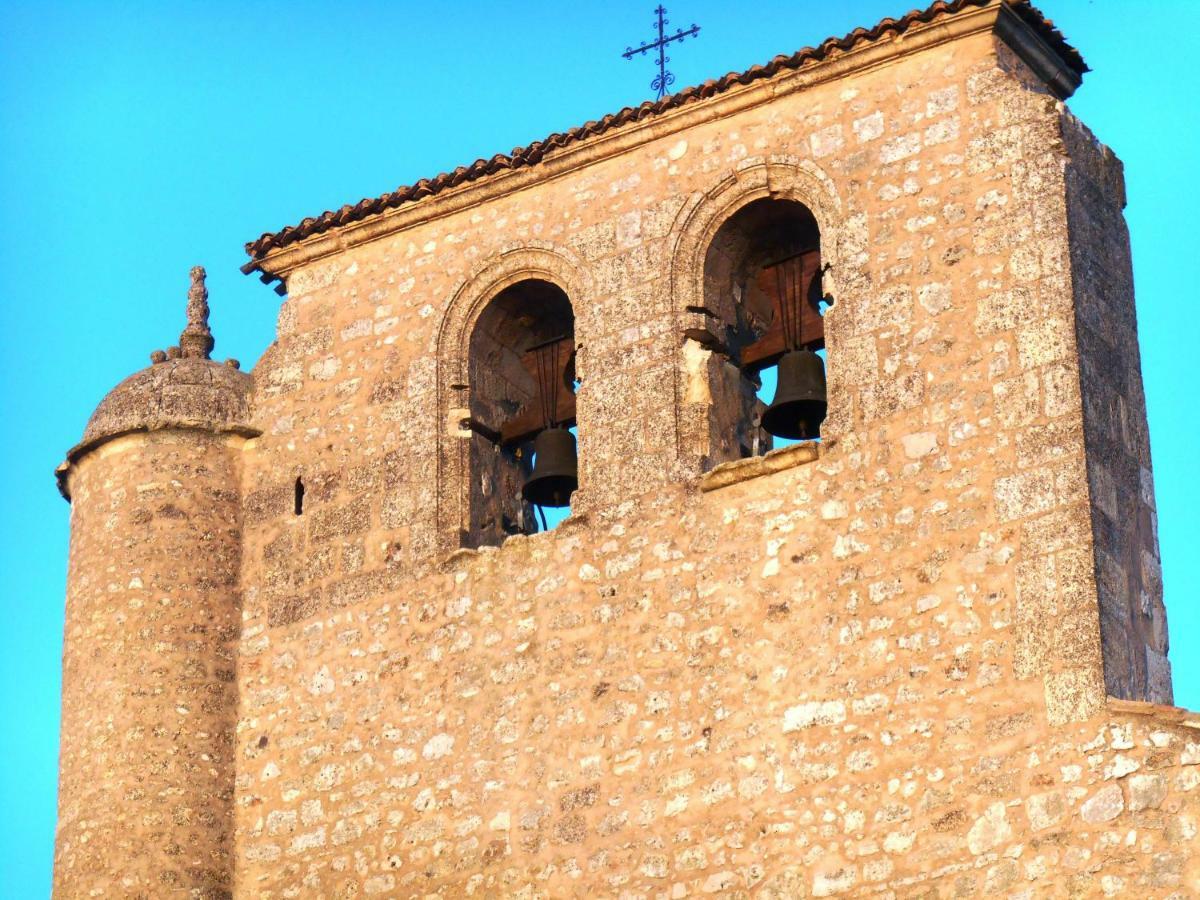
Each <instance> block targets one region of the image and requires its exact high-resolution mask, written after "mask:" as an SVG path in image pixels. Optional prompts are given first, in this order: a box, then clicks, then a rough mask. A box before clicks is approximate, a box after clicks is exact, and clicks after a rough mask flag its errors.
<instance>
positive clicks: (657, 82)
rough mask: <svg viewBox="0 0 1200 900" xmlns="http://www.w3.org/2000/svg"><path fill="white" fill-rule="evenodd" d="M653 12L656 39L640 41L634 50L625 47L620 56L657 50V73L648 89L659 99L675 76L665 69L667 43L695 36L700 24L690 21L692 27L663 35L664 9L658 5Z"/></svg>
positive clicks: (631, 55)
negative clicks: (640, 43) (656, 92)
mask: <svg viewBox="0 0 1200 900" xmlns="http://www.w3.org/2000/svg"><path fill="white" fill-rule="evenodd" d="M654 14H655V16H657V17H658V21H657V22H655V25H657V26H658V40H657V41H654V42H653V43H650V44H647V43H646V42H645V41H642V46H640V47H638V48H637V49H636V50H634V49H633V48H632V47H626V48H625V52H624V53H622V54H621V56H623V57H625V59H633V58H634V57H635V56H640V55H641V54H643V53H649V52H650V51H651V50H657V51H658V74H657V75H655V76H654V80H653V81H651V82H650V90H652V91H658V96H659V99H661V98H662V96H663V94H665V93H666V92H667V88H668V87H670V86H671V85H673V84H674V83H675V76H674V75H672V74H671V73H670V72H668V71H667V63H669V62H670V61H671V57H669V56H667V51H666V47H667V44H669V43H671V42H672V41H682V40H683V39H684V38H686V37H696V36H697V35H698V34H700V26H699V25H697V24H695V23H692V27H691V28H689V29H688V30H687V31H684V30H683V29H682V28H679V29H676V31H675V33H674V34H672V35H670V36H669V37H668V36H665V32H664V31H663V29H664V28H665V27H666V25H667V21H668V20H667V11H666V9H664V8H663V7H661V6H660V7H658V8H657V9H656V10H654Z"/></svg>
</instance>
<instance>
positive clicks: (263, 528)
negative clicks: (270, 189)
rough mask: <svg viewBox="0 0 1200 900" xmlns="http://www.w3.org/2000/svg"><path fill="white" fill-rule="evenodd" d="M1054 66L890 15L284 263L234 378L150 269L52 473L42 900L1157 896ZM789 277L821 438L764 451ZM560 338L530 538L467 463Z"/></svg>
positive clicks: (1088, 171) (1168, 760) (329, 224)
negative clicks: (113, 373)
mask: <svg viewBox="0 0 1200 900" xmlns="http://www.w3.org/2000/svg"><path fill="white" fill-rule="evenodd" d="M1084 71H1086V67H1085V66H1084V64H1083V61H1082V59H1081V58H1080V57H1079V55H1078V53H1076V52H1075V50H1074V49H1073V48H1071V47H1070V46H1069V45H1067V44H1066V42H1065V41H1064V40H1063V39H1062V36H1061V35H1059V34H1058V32H1057V31H1055V30H1054V28H1053V26H1052V25H1051V24H1050V23H1048V22H1046V21H1045V20H1044V19H1043V18H1042V17H1041V14H1040V13H1038V12H1037V11H1036V10H1034V9H1033V8H1032V7H1030V6H1028V4H1026V3H1024V2H1011V0H955V2H951V3H942V2H939V3H936V4H935V5H934V6H933V7H931V8H929V9H928V10H925V11H923V12H919V13H911V14H909V15H907V16H905V17H903V18H902V19H899V20H885V21H884V22H883V23H880V24H879V25H878V26H876V27H874V28H872V29H869V30H862V29H860V30H859V31H856V32H854V33H852V34H851V35H849V36H847V37H846V38H843V39H839V40H830V41H826V42H825V43H823V44H821V45H820V46H819V47H817V48H816V49H807V50H804V51H801V52H799V53H797V54H794V55H792V56H785V57H778V58H777V59H775V60H773V61H772V62H771V63H770V64H769V65H767V66H763V67H756V68H755V69H751V70H750V71H748V72H745V73H739V74H736V75H732V76H728V77H726V78H723V79H721V80H719V81H715V82H709V83H708V84H705V85H702V86H700V87H698V88H693V89H689V90H686V91H683V92H681V93H680V94H677V95H674V96H672V97H667V98H665V99H664V100H662V101H660V102H659V103H657V104H649V103H648V104H645V105H643V106H641V107H639V108H637V109H632V110H625V111H623V112H621V113H619V114H617V115H615V116H609V117H606V118H605V119H603V120H600V121H598V122H592V123H589V124H588V125H586V126H584V127H583V128H580V129H576V130H575V131H572V132H569V133H567V134H562V135H555V136H552V137H551V138H549V139H547V140H546V141H543V142H538V143H537V144H534V145H531V146H530V147H527V148H523V149H520V150H518V151H514V153H513V154H512V155H510V156H497V157H495V158H493V159H491V160H481V161H479V162H478V163H476V164H474V165H472V166H469V167H464V168H462V169H459V170H456V171H455V172H453V173H450V174H447V175H444V176H439V177H438V178H435V179H432V180H428V181H422V182H418V184H416V185H414V186H412V187H410V188H403V189H400V190H399V191H397V192H394V193H393V194H389V195H385V196H383V197H381V198H378V199H375V200H367V201H363V203H360V204H358V205H357V206H347V207H344V208H343V209H341V210H338V211H335V212H331V213H327V214H325V215H323V216H321V217H318V218H314V219H308V220H305V221H304V222H302V223H301V224H300V225H298V226H294V227H292V228H288V229H284V230H283V231H280V232H278V233H275V234H270V235H264V237H263V238H261V239H259V240H258V241H255V242H253V243H252V244H251V245H249V248H248V249H249V251H250V254H251V261H250V263H249V264H248V266H247V269H248V270H250V271H254V272H257V273H259V274H260V275H261V276H262V277H263V279H264V280H266V281H268V282H278V283H279V285H280V290H281V291H282V292H283V293H285V294H286V299H285V300H284V302H283V305H282V307H281V309H280V313H279V320H278V334H277V337H276V340H275V342H274V343H273V344H272V345H271V346H270V347H269V348H268V349H267V351H266V352H265V354H264V355H263V356H262V358H261V360H260V361H259V362H258V364H257V365H256V366H255V368H254V370H253V371H252V372H250V373H244V372H242V371H240V370H239V369H238V367H237V364H236V363H235V362H233V361H229V362H228V363H225V364H222V363H218V362H216V361H214V360H212V359H211V358H210V354H211V350H212V347H213V341H212V336H211V334H210V333H209V331H208V326H207V313H208V307H207V294H206V292H205V289H204V282H203V272H202V270H197V271H194V272H193V284H192V290H191V293H190V295H189V303H188V324H187V328H186V329H185V330H184V333H183V336H182V337H181V340H180V344H179V346H178V347H172V348H170V349H169V350H167V351H162V352H156V353H155V354H154V356H153V364H152V365H151V366H150V367H149V368H147V369H145V370H143V371H141V372H139V373H137V374H136V375H134V376H132V377H131V378H130V379H128V380H127V381H125V382H123V383H122V384H121V385H119V386H118V387H117V388H116V389H115V390H114V391H113V392H112V393H111V394H109V396H108V397H107V398H105V400H104V401H103V402H102V403H101V405H100V407H99V409H98V410H97V411H96V413H95V415H94V416H93V418H92V420H91V422H90V423H89V425H88V427H87V430H86V431H85V433H84V437H83V441H82V443H80V444H79V445H77V446H76V447H75V448H74V449H73V450H71V451H70V453H69V454H68V457H67V460H66V462H64V463H63V465H62V466H61V467H60V469H59V484H60V488H61V489H62V491H63V493H64V495H65V496H67V497H68V498H69V499H70V501H71V515H72V523H71V549H70V578H69V588H68V595H67V613H66V642H65V651H64V680H63V725H62V752H61V787H60V799H59V825H58V836H57V847H56V862H55V893H56V895H57V896H59V897H64V898H67V897H70V898H74V897H100V896H103V897H116V896H130V897H174V896H180V897H197V898H200V897H203V898H212V897H230V896H236V897H247V898H249V897H259V898H285V897H375V896H378V897H459V896H475V897H526V898H534V897H621V898H643V897H645V898H682V897H702V896H720V897H740V896H757V897H764V898H767V897H770V898H784V897H827V896H880V897H916V896H920V897H962V896H975V895H997V896H1006V897H1043V896H1052V897H1057V896H1118V897H1139V898H1143V897H1163V898H1165V897H1171V898H1183V897H1194V896H1200V849H1198V847H1197V830H1198V828H1200V715H1193V714H1191V713H1188V712H1186V711H1183V710H1180V709H1176V708H1174V707H1172V706H1170V705H1169V704H1170V703H1171V678H1170V669H1169V666H1168V663H1167V632H1166V623H1165V615H1164V608H1163V602H1162V583H1161V576H1160V568H1159V561H1158V546H1157V538H1156V531H1155V529H1156V519H1155V508H1154V490H1153V482H1152V476H1151V464H1150V451H1149V438H1148V434H1147V428H1146V413H1145V405H1144V400H1143V394H1142V384H1141V374H1140V362H1139V356H1138V344H1137V332H1136V322H1135V315H1134V303H1133V288H1132V278H1131V267H1130V251H1129V238H1128V234H1127V232H1126V228H1125V224H1124V220H1123V215H1122V208H1123V206H1124V193H1123V182H1122V172H1121V164H1120V162H1119V161H1118V160H1117V159H1116V158H1115V157H1114V156H1113V154H1112V152H1111V151H1110V150H1109V149H1108V148H1106V147H1105V146H1103V145H1102V144H1100V143H1099V142H1098V141H1097V140H1096V139H1095V138H1094V137H1093V136H1092V135H1091V133H1090V132H1089V131H1088V130H1087V129H1086V128H1085V127H1084V126H1083V125H1082V124H1081V123H1080V122H1078V121H1077V120H1076V119H1075V118H1074V117H1073V116H1072V115H1071V113H1070V112H1069V111H1068V110H1067V108H1066V106H1065V105H1064V101H1065V100H1066V98H1067V97H1068V96H1069V95H1070V93H1071V92H1072V91H1073V90H1074V89H1075V87H1077V86H1078V85H1079V83H1080V79H1081V77H1082V75H1083V73H1084ZM798 235H804V236H806V237H805V238H804V239H805V240H807V241H809V243H810V244H812V243H813V242H819V253H820V261H821V266H822V268H823V275H822V278H821V282H820V289H821V291H822V292H823V293H824V296H825V299H826V301H827V302H831V303H832V306H830V307H829V309H828V312H827V313H826V315H825V318H824V329H825V332H824V333H825V347H826V353H827V365H828V399H829V416H828V419H827V420H826V422H825V424H824V426H823V430H822V437H821V440H819V441H810V442H802V443H799V444H794V445H791V446H786V447H779V448H776V449H770V447H771V444H770V439H769V436H767V435H765V433H764V432H763V431H762V429H761V427H760V425H759V419H758V417H759V416H760V415H761V411H762V404H761V402H760V401H758V400H757V398H756V397H755V396H754V388H755V384H754V377H753V375H752V373H749V372H748V371H747V370H746V369H745V368H744V367H743V366H741V364H740V359H741V357H740V354H741V352H742V350H743V349H744V348H745V347H746V346H747V342H748V341H751V340H754V339H756V338H758V337H760V336H761V335H762V334H763V330H764V329H765V328H768V327H769V326H770V309H769V306H764V305H763V294H762V290H761V289H760V287H759V282H757V281H756V280H755V279H756V277H757V273H759V272H760V271H761V270H762V266H764V265H766V264H767V263H770V262H772V260H773V259H774V257H773V256H772V254H775V256H778V255H779V254H780V253H781V252H783V251H784V250H785V249H787V248H788V247H792V248H793V249H795V247H796V246H798V245H797V241H799V240H800V237H798ZM814 246H815V245H814ZM814 246H809V247H808V249H809V250H810V251H812V250H813V249H814ZM789 252H790V251H789ZM764 310H765V312H764ZM562 335H566V337H567V338H569V340H570V341H571V342H572V346H573V347H574V357H573V362H572V366H573V370H572V371H571V372H569V373H567V374H564V375H563V377H564V379H566V380H565V381H564V390H568V392H573V398H574V399H573V402H574V407H573V410H574V413H573V422H574V423H575V425H576V426H577V432H578V448H579V488H578V490H577V491H576V493H575V494H574V496H573V497H572V499H571V509H570V516H569V517H568V518H566V519H565V521H563V522H562V523H561V524H560V525H559V526H558V527H556V528H554V529H552V530H549V531H542V532H539V531H538V530H537V527H536V524H535V522H534V520H533V519H532V517H531V516H530V515H529V510H528V508H527V507H526V506H525V505H523V504H522V502H521V501H520V499H519V495H518V494H517V493H515V492H516V491H519V485H520V479H521V478H522V477H524V476H525V475H526V474H527V473H528V466H529V458H528V452H527V448H524V449H523V447H522V446H517V445H503V444H502V443H498V442H497V440H496V434H497V433H499V429H501V428H502V426H503V425H504V422H506V421H510V420H511V417H513V416H517V415H519V414H520V411H521V409H522V408H524V407H525V406H527V405H528V403H530V402H532V400H531V398H533V397H534V396H535V393H536V391H533V390H532V389H531V384H534V382H531V381H530V375H529V371H528V369H527V368H523V363H522V360H523V359H524V357H523V356H522V354H523V353H524V352H525V351H526V350H528V348H529V347H530V346H532V345H533V343H534V342H535V341H536V340H540V339H545V338H551V337H559V336H562Z"/></svg>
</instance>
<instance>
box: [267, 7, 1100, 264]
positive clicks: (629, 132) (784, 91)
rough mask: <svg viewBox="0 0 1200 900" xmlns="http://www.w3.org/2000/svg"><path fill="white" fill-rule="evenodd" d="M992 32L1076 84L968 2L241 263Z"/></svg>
mask: <svg viewBox="0 0 1200 900" xmlns="http://www.w3.org/2000/svg"><path fill="white" fill-rule="evenodd" d="M989 32H990V33H994V34H995V35H996V36H997V37H998V38H1000V39H1001V40H1003V41H1004V42H1005V43H1006V44H1007V45H1008V46H1009V47H1010V48H1012V50H1013V51H1014V52H1015V53H1016V54H1017V55H1018V56H1019V57H1020V58H1021V59H1022V60H1023V61H1025V62H1026V63H1027V64H1028V65H1029V66H1030V67H1031V68H1032V69H1033V70H1034V72H1036V73H1037V74H1038V76H1039V77H1040V78H1042V79H1044V80H1045V81H1046V83H1047V86H1048V87H1049V88H1050V89H1051V91H1052V92H1053V93H1054V94H1055V95H1056V96H1058V97H1060V99H1061V98H1065V97H1066V96H1069V95H1070V93H1071V92H1072V91H1073V90H1074V88H1075V87H1077V86H1078V84H1079V82H1080V76H1079V75H1078V73H1076V72H1074V71H1072V70H1071V69H1069V68H1068V66H1067V65H1066V63H1065V62H1064V61H1063V60H1062V59H1061V58H1060V57H1059V56H1058V55H1057V54H1056V53H1055V52H1054V51H1053V50H1052V49H1051V48H1050V47H1049V45H1048V44H1047V43H1046V42H1045V41H1044V40H1043V39H1042V38H1041V37H1040V36H1038V34H1037V33H1036V32H1035V30H1034V29H1033V28H1032V27H1031V26H1030V25H1029V24H1027V23H1026V22H1025V21H1023V20H1022V19H1021V17H1020V16H1018V15H1017V14H1016V13H1015V12H1013V11H1012V10H1011V9H1010V8H1009V7H1008V6H1007V5H1006V4H1005V3H1004V2H1003V0H996V2H994V3H992V4H989V5H987V6H982V7H969V8H966V9H963V10H961V11H959V12H956V13H954V14H952V15H948V16H946V17H944V18H941V19H938V20H935V21H933V22H929V23H923V24H920V25H914V26H912V27H910V28H908V29H907V30H906V31H904V32H903V33H902V34H900V35H894V36H891V37H889V38H883V39H880V40H877V41H874V42H871V43H868V44H864V45H863V46H861V47H854V48H853V49H851V50H848V51H845V52H843V53H841V54H840V55H838V56H837V57H836V58H833V59H828V60H824V61H820V62H814V63H812V64H810V65H807V66H805V67H803V68H801V69H799V70H795V71H788V72H785V73H780V74H779V75H777V76H775V77H774V78H770V79H766V80H760V81H755V82H752V83H751V84H749V85H746V86H742V87H737V88H733V89H730V90H728V91H726V92H724V93H721V94H718V95H716V96H714V97H710V98H708V99H706V100H703V101H701V102H699V103H695V104H691V105H687V106H682V107H678V108H676V109H672V110H668V111H666V112H663V113H660V114H658V115H655V116H653V117H650V118H647V119H645V120H642V121H639V122H635V123H631V124H628V125H625V126H622V127H620V128H615V129H613V130H611V131H609V132H605V133H602V134H599V135H596V136H594V137H590V138H588V139H587V140H584V141H580V142H579V143H576V144H573V145H570V146H567V147H564V148H561V149H557V150H554V151H553V152H551V153H549V154H547V156H546V157H545V158H544V159H543V160H542V161H541V162H540V163H539V164H537V165H536V166H531V167H525V168H520V169H511V170H507V171H503V172H499V173H497V174H495V175H492V176H489V177H487V178H484V179H481V180H479V181H473V182H469V183H466V184H463V185H460V186H458V187H454V188H448V189H446V190H443V191H441V192H439V193H438V194H436V195H434V196H431V197H428V198H425V199H423V200H418V201H416V202H413V203H411V204H405V205H403V206H401V207H399V208H397V209H394V210H389V211H387V212H384V213H381V214H379V215H376V216H372V217H370V218H368V219H365V220H363V221H361V222H353V223H349V224H346V225H342V226H339V227H336V228H334V229H332V230H330V231H329V232H326V233H323V234H320V235H315V236H313V237H310V238H306V239H304V240H302V241H299V242H297V243H295V244H291V245H288V246H286V247H283V248H280V249H277V250H273V251H271V252H270V253H268V254H267V255H266V256H265V257H263V258H262V259H260V260H256V261H255V262H254V263H253V264H250V265H248V266H246V267H245V269H246V271H255V270H257V271H260V272H261V273H262V277H263V280H264V281H270V280H272V279H286V278H287V277H288V276H289V275H290V274H291V273H292V272H294V271H296V270H297V269H299V268H301V267H303V266H307V265H310V264H312V263H314V262H317V261H319V260H321V259H324V258H326V257H329V256H333V255H335V254H337V253H340V252H342V251H343V250H347V249H350V248H353V247H356V246H359V245H361V244H365V243H368V242H370V241H375V240H379V239H381V238H384V237H387V236H389V235H392V234H396V233H398V232H401V231H404V230H406V229H408V228H411V227H413V226H416V225H419V224H424V223H427V222H432V221H436V220H437V219H440V218H443V217H445V216H449V215H452V214H454V213H459V212H462V211H464V210H468V209H471V208H473V207H477V206H479V205H481V204H485V203H489V202H493V201H495V200H497V199H499V198H501V197H505V196H507V195H510V194H513V193H516V192H518V191H521V190H524V189H525V188H528V187H531V186H534V185H537V184H541V183H543V182H546V181H550V180H552V179H555V178H559V177H562V176H564V175H566V174H569V173H572V172H574V171H577V170H578V169H581V168H583V167H585V166H589V165H592V164H595V163H599V162H603V161H605V160H608V159H612V158H613V157H616V156H620V155H621V154H624V153H627V152H628V151H630V150H631V149H633V148H636V147H639V146H642V145H644V144H647V143H649V142H651V141H655V140H659V139H661V138H666V137H669V136H671V135H673V134H676V133H678V132H681V131H685V130H688V129H690V128H694V127H696V126H697V125H701V124H704V123H707V122H712V121H717V120H720V119H724V118H728V117H731V116H734V115H737V114H738V113H740V112H743V111H745V110H747V109H752V108H754V107H756V106H760V105H762V104H765V103H768V102H770V101H771V100H773V99H775V98H776V97H782V96H786V95H788V94H793V93H796V92H799V91H803V90H807V89H809V88H812V87H815V86H817V85H820V84H825V83H827V82H830V81H834V80H837V79H840V78H845V77H847V76H849V75H852V74H859V73H862V72H867V71H871V70H873V69H877V68H880V67H882V66H885V65H888V64H891V63H893V62H895V61H897V60H899V59H902V58H905V57H908V56H912V55H913V54H916V53H919V52H921V51H923V50H927V49H930V48H932V47H937V46H940V45H942V44H946V43H948V42H951V41H957V40H962V39H964V38H969V37H972V36H975V35H979V34H985V33H989Z"/></svg>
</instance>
